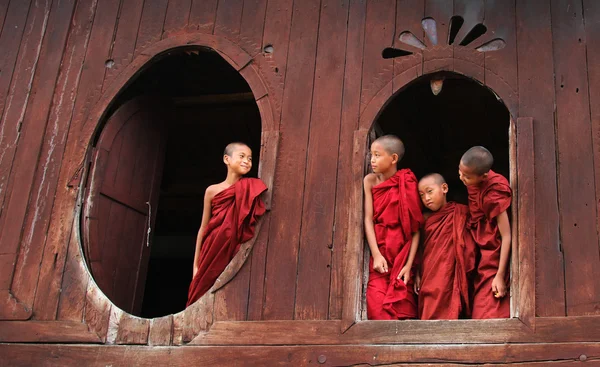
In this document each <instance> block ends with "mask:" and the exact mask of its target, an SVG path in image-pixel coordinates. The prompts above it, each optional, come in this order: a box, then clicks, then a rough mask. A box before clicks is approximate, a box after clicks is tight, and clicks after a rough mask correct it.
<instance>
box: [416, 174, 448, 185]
mask: <svg viewBox="0 0 600 367" xmlns="http://www.w3.org/2000/svg"><path fill="white" fill-rule="evenodd" d="M427 179H432V180H433V182H435V183H436V184H437V185H441V184H445V183H446V180H445V179H444V176H442V175H440V174H439V173H429V174H427V175H425V176H423V178H421V179H420V180H419V183H421V182H423V181H425V180H427Z"/></svg>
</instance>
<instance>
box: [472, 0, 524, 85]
mask: <svg viewBox="0 0 600 367" xmlns="http://www.w3.org/2000/svg"><path fill="white" fill-rule="evenodd" d="M516 20H517V18H516V9H515V3H512V2H508V1H499V0H494V1H486V2H485V21H484V22H483V23H484V24H485V26H486V27H487V32H486V34H485V35H483V36H482V37H481V38H479V39H477V40H476V41H475V42H474V43H473V47H479V46H481V45H482V44H483V43H485V42H486V41H487V40H493V39H496V38H501V39H503V40H504V42H506V46H505V47H504V48H503V49H502V50H499V51H492V52H486V53H485V69H486V80H487V76H489V73H490V72H493V73H494V74H496V75H498V76H499V77H500V78H502V80H503V81H504V82H505V83H506V84H508V85H509V86H510V88H511V89H513V90H515V91H516V90H517V88H518V84H517V70H518V67H517V26H516ZM524 61H525V62H526V63H528V62H529V61H528V60H527V59H526V60H524Z"/></svg>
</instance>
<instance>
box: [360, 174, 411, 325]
mask: <svg viewBox="0 0 600 367" xmlns="http://www.w3.org/2000/svg"><path fill="white" fill-rule="evenodd" d="M372 192H373V222H374V227H375V238H376V239H377V245H378V247H379V251H380V252H381V255H383V257H384V258H385V260H386V261H387V263H388V266H389V269H390V271H388V272H387V273H384V274H382V273H379V272H377V271H375V270H374V269H373V257H371V259H370V262H369V282H368V285H367V317H368V318H369V319H370V320H398V319H409V318H416V317H417V303H416V297H415V294H414V290H413V279H414V275H415V272H414V269H415V265H416V264H413V269H412V270H411V277H410V281H409V282H408V284H405V283H404V281H403V280H402V279H396V278H397V277H398V274H399V273H400V270H402V268H403V267H404V265H405V264H406V260H407V259H408V254H409V252H410V246H411V242H412V234H413V233H414V232H417V231H418V230H419V228H420V227H421V225H422V224H423V215H422V214H421V200H420V199H419V194H418V191H417V179H416V177H415V175H414V174H413V173H412V171H411V170H409V169H402V170H399V171H398V172H396V174H394V176H392V177H390V178H389V179H387V180H385V181H384V182H382V183H380V184H379V185H376V186H374V187H373V189H372Z"/></svg>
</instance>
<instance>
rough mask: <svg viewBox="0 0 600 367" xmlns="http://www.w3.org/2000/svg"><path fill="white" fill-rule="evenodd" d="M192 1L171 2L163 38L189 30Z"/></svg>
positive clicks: (168, 6) (174, 0) (175, 0)
mask: <svg viewBox="0 0 600 367" xmlns="http://www.w3.org/2000/svg"><path fill="white" fill-rule="evenodd" d="M191 9H192V0H169V4H168V5H167V13H166V15H165V24H164V26H163V34H162V38H167V37H169V36H170V35H172V34H176V33H179V32H181V31H183V30H184V29H186V28H188V21H189V19H190V11H191Z"/></svg>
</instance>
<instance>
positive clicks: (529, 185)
mask: <svg viewBox="0 0 600 367" xmlns="http://www.w3.org/2000/svg"><path fill="white" fill-rule="evenodd" d="M413 69H414V68H411V69H408V70H407V71H405V72H404V73H400V74H399V75H397V76H396V77H395V78H394V79H393V80H392V81H390V82H389V84H388V85H387V86H384V87H383V88H381V90H380V91H379V92H378V93H377V94H376V95H375V97H374V98H373V99H372V100H371V101H370V102H369V104H367V106H366V107H365V108H364V110H363V112H362V114H361V117H360V121H359V128H358V130H356V131H355V132H354V148H353V158H352V167H353V168H352V170H353V171H352V172H353V179H352V193H351V200H350V205H351V207H352V208H356V209H354V210H352V211H350V215H349V227H348V228H349V232H348V240H347V245H346V252H345V260H344V264H345V265H346V268H345V279H346V282H345V283H344V290H343V298H344V302H343V309H342V322H341V330H342V333H344V332H346V331H347V330H348V329H350V328H352V330H353V331H354V332H356V333H361V332H366V333H368V330H371V329H372V328H379V327H381V328H383V329H382V332H383V333H385V332H386V331H384V330H387V329H389V330H388V331H389V332H390V333H392V334H398V333H402V332H401V330H402V329H406V330H409V329H410V330H411V332H412V331H414V329H415V327H417V328H418V327H420V326H417V325H427V326H422V327H424V328H425V329H426V330H427V333H435V332H436V331H437V332H438V333H439V335H440V337H441V339H440V340H447V338H448V337H450V336H451V334H449V332H450V330H451V329H453V328H448V327H446V326H444V325H448V324H447V323H448V322H450V323H456V324H457V327H459V326H458V325H461V326H460V327H464V326H465V325H464V323H465V322H467V323H468V322H471V323H472V322H480V321H479V320H448V321H445V322H443V323H439V322H437V323H431V322H427V321H422V320H414V321H398V322H396V321H388V322H385V323H384V324H386V325H388V324H389V326H383V325H382V323H381V322H380V321H370V320H366V319H365V317H364V316H363V314H362V308H363V297H362V296H363V294H362V291H361V290H362V286H363V282H364V281H365V280H364V278H365V277H364V269H363V263H364V261H365V259H364V257H365V255H366V253H365V251H364V246H365V245H364V240H363V239H364V226H363V189H362V178H363V177H364V174H365V168H366V165H367V162H365V157H366V156H367V152H368V149H369V145H370V141H372V140H373V139H374V138H375V137H376V136H377V129H378V127H377V126H376V124H375V122H376V121H377V118H378V117H379V115H380V114H381V112H382V111H383V109H384V108H385V106H386V105H387V103H388V102H389V101H390V100H391V99H392V98H394V97H395V95H396V93H398V92H399V91H400V90H401V89H403V88H405V87H406V86H407V85H409V84H410V83H412V82H413V81H414V80H416V79H417V78H418V77H419V76H420V75H419V74H415V73H414V70H413ZM440 70H447V69H445V68H441V69H438V70H436V72H437V71H440ZM447 71H452V70H447ZM463 75H465V74H463ZM465 76H466V77H469V78H471V79H474V80H476V81H478V80H477V78H475V77H473V76H470V75H465ZM478 82H479V83H480V84H481V85H483V86H485V84H484V83H481V82H480V81H478ZM392 86H393V87H392ZM487 87H488V88H490V90H492V92H493V93H494V94H496V96H498V94H497V93H496V92H495V91H494V90H493V89H492V88H491V87H490V86H489V85H487ZM506 97H507V98H506V99H501V98H500V97H498V98H499V99H500V100H501V101H502V102H503V103H504V104H505V105H506V107H507V108H508V110H509V114H510V125H509V126H510V130H509V140H510V145H509V155H510V181H511V187H512V188H513V190H514V191H513V194H514V196H513V204H512V209H511V210H512V213H513V218H512V223H511V225H512V228H511V229H512V233H513V241H512V242H513V245H512V253H511V318H510V319H497V320H486V322H485V323H483V324H482V325H484V326H483V327H481V325H478V326H477V328H480V329H479V330H478V331H476V332H475V334H474V335H477V337H482V336H484V335H485V334H486V333H490V334H494V333H497V331H498V328H504V329H506V330H511V329H514V328H515V327H517V328H518V327H519V325H521V324H524V325H526V327H528V328H534V317H535V303H534V302H535V294H534V289H535V283H534V282H535V263H534V260H535V255H534V251H535V248H534V246H535V244H534V234H535V225H534V218H535V209H534V203H535V197H534V164H535V159H532V156H533V144H534V142H533V120H532V119H531V118H524V117H519V118H517V119H516V120H515V119H514V117H513V116H514V114H515V112H516V109H515V108H514V106H515V102H514V98H515V95H514V94H510V93H509V94H507V96H506ZM367 254H368V253H367ZM415 323H418V324H415ZM421 323H422V324H421ZM376 325H379V326H376ZM392 329H393V330H396V331H395V332H393V331H392ZM425 329H423V331H424V330H425ZM354 332H353V334H354ZM417 334H419V333H417ZM467 339H468V338H467ZM402 341H404V342H423V338H422V337H421V336H420V335H417V336H416V337H415V336H406V337H403V338H401V341H400V342H402Z"/></svg>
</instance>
